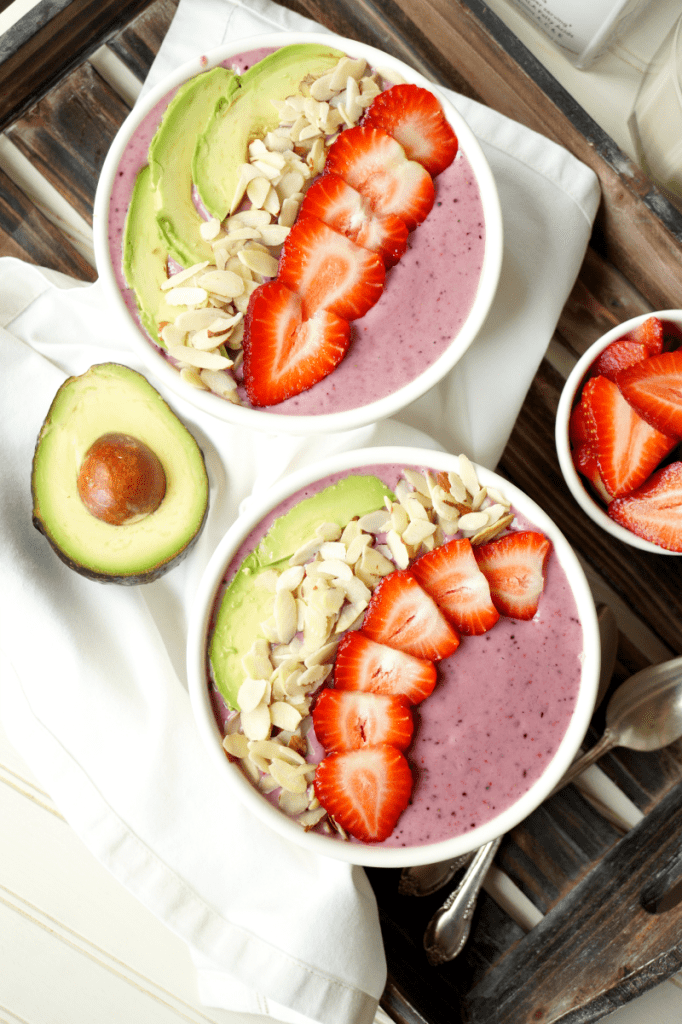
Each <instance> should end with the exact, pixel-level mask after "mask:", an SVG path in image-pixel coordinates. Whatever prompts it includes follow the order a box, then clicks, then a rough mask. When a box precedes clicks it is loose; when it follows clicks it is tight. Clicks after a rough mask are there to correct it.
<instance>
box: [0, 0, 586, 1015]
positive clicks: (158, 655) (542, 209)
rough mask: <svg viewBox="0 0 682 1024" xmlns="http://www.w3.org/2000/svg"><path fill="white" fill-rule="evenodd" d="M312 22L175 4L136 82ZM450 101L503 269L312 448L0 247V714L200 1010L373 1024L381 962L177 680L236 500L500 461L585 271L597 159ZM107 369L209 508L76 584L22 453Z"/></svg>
mask: <svg viewBox="0 0 682 1024" xmlns="http://www.w3.org/2000/svg"><path fill="white" fill-rule="evenodd" d="M316 28H318V26H316V25H314V23H312V22H310V21H307V20H306V19H303V18H300V17H298V16H297V15H295V14H293V13H291V12H290V11H287V10H285V9H282V8H279V7H277V6H276V5H275V4H273V3H271V2H270V0H243V2H238V0H181V3H180V5H179V8H178V11H177V14H176V17H175V19H174V21H173V24H172V26H171V28H170V31H169V33H168V36H167V38H166V40H165V41H164V43H163V45H162V47H161V51H160V53H159V56H158V57H157V59H156V61H155V63H154V65H153V68H152V71H151V74H150V82H156V81H158V80H159V78H160V77H162V75H164V74H165V73H166V72H168V71H170V70H171V69H172V68H174V67H176V66H177V65H178V64H180V63H182V62H184V61H185V60H186V59H187V58H188V57H190V56H192V55H194V54H196V53H199V52H202V51H204V50H207V49H210V48H213V47H215V46H217V45H219V44H220V43H223V42H226V41H228V40H229V41H230V42H234V41H235V40H237V39H239V38H242V37H246V36H250V35H253V34H256V33H259V32H264V31H267V32H272V31H274V30H277V29H282V30H300V29H304V30H309V29H316ZM451 99H452V100H453V102H454V103H455V104H456V105H457V106H458V107H459V109H460V110H461V111H462V113H463V114H464V116H465V117H466V118H467V120H468V121H469V123H470V125H471V127H472V128H473V130H474V131H475V133H476V134H477V135H478V137H479V139H480V140H481V142H482V144H483V146H484V149H485V152H486V155H487V157H488V160H489V161H490V164H491V167H492V170H493V173H494V175H495V178H496V180H497V183H498V187H499V191H500V198H501V203H502V210H503V216H504V229H505V254H504V264H503V270H502V278H501V282H500V287H499V292H498V295H497V297H496V300H495V304H494V307H493V310H492V311H491V314H490V316H489V318H488V320H487V322H486V324H485V326H484V329H483V331H482V332H481V335H480V337H479V338H478V339H477V340H476V342H475V343H474V345H473V346H472V347H471V349H470V351H469V352H468V353H467V354H466V356H465V357H464V358H463V359H462V360H461V362H460V363H459V364H458V366H457V367H456V368H455V369H454V370H453V371H452V372H451V373H450V374H449V376H448V377H447V378H446V379H445V380H444V381H443V382H442V383H441V384H440V385H439V386H438V387H437V388H435V389H434V390H433V391H432V392H431V393H429V394H428V395H427V396H425V397H424V398H422V399H420V400H419V401H417V402H416V403H414V405H412V406H411V407H410V408H409V409H407V410H405V412H404V413H402V414H401V415H400V416H399V417H396V418H395V419H393V420H390V421H387V422H384V423H380V424H375V425H371V426H368V427H365V428H362V429H360V430H356V431H351V432H348V433H345V434H337V435H327V436H323V437H319V438H290V437H281V436H271V435H265V434H260V433H257V432H251V431H248V430H245V429H243V428H240V429H237V428H234V427H231V426H229V425H228V424H224V423H219V422H213V421H211V420H209V418H207V417H205V416H204V415H203V414H201V413H200V412H198V411H197V410H196V409H195V408H194V406H190V405H189V404H188V403H186V402H184V401H183V400H181V399H179V398H177V397H176V396H175V395H170V394H165V393H164V389H163V387H161V386H160V385H159V384H158V382H157V381H156V380H155V379H154V378H153V376H150V375H149V374H148V373H147V371H146V370H145V367H144V366H143V365H140V363H139V362H138V360H137V357H136V356H134V355H133V354H132V353H131V352H130V350H129V349H128V347H127V346H126V340H125V339H126V330H127V328H126V325H125V324H124V323H122V322H120V321H119V320H118V319H117V318H116V315H115V314H114V313H113V312H111V311H109V310H106V309H105V303H104V298H103V295H102V293H101V291H100V287H99V285H98V284H94V285H83V284H81V283H78V282H75V281H73V280H71V279H69V278H66V277H64V276H63V275H60V274H57V273H54V272H51V271H46V270H43V269H39V268H36V267H33V266H30V265H27V264H24V263H22V262H21V261H18V260H15V259H11V258H4V259H0V343H1V344H2V349H3V371H4V372H3V374H2V375H1V377H0V395H1V398H0V403H1V404H0V417H1V422H2V436H3V440H4V458H3V459H2V460H0V480H1V483H0V516H1V518H0V528H1V529H2V545H1V547H0V573H1V576H0V578H1V579H2V587H1V588H0V591H1V595H0V631H1V632H0V656H1V659H2V663H1V665H0V669H1V672H0V713H2V716H3V723H4V726H5V728H6V730H7V733H8V735H9V736H10V739H11V740H12V742H13V743H14V744H15V746H16V747H17V749H18V751H19V752H20V753H21V754H22V756H23V757H24V759H25V760H26V762H27V763H28V764H29V766H30V767H31V768H32V770H33V771H34V772H35V774H36V775H37V776H38V778H39V779H40V780H41V781H42V783H43V784H44V786H45V788H46V789H47V790H48V791H49V792H50V794H51V795H52V797H53V799H54V800H55V802H56V804H57V805H58V807H59V808H60V810H61V812H62V813H63V814H64V816H65V817H66V819H67V820H68V821H69V822H70V824H71V825H72V827H73V828H74V829H75V830H76V832H77V833H78V835H79V836H80V837H81V838H82V840H83V841H84V842H85V844H86V845H87V846H88V847H89V849H90V850H91V851H92V852H93V853H94V855H95V856H96V857H97V858H98V859H99V860H100V861H101V862H102V863H103V864H104V865H105V866H106V867H107V868H108V869H109V870H110V871H111V872H112V873H113V874H114V875H115V876H116V877H117V878H118V879H119V880H120V881H121V882H122V884H123V885H125V886H126V887H127V888H128V889H129V890H130V891H131V892H133V893H134V894H135V895H136V896H137V897H138V898H139V899H140V900H141V901H142V902H143V903H144V904H145V905H146V906H148V907H149V908H150V909H151V910H152V911H153V912H154V913H155V914H156V915H157V916H158V917H159V918H160V919H161V920H163V921H164V922H165V923H166V924H167V925H168V926H169V927H170V928H171V929H173V930H174V931H175V932H176V933H177V934H178V935H180V936H181V937H182V938H183V939H184V940H185V941H186V942H187V943H188V944H189V946H190V949H191V951H192V955H193V957H194V960H195V963H196V966H197V977H198V984H199V991H200V996H201V998H202V1000H203V1001H204V1003H205V1004H207V1005H211V1006H216V1007H221V1008H223V1009H225V1010H226V1011H239V1012H242V1013H243V1012H247V1013H254V1014H263V1015H268V1016H270V1017H273V1018H275V1019H277V1020H282V1021H297V1022H298V1021H316V1022H320V1024H342V1022H343V1024H367V1022H370V1021H372V1020H373V1018H374V1016H375V1012H376V1010H377V1004H378V999H379V997H380V995H381V992H382V989H383V986H384V983H385V977H386V965H385V958H384V954H383V948H382V942H381V933H380V929H379V924H378V915H377V911H376V904H375V900H374V896H373V893H372V890H371V887H370V886H369V883H368V881H367V878H366V876H365V873H364V871H362V870H361V869H357V868H352V867H350V866H348V865H346V864H344V863H342V862H340V861H339V862H337V861H335V860H332V859H325V858H319V857H313V856H311V855H309V854H308V853H306V852H304V851H303V850H301V849H299V848H298V847H295V846H292V845H291V844H289V843H288V842H286V841H285V840H283V839H281V838H280V837H279V836H277V835H275V834H274V833H272V832H270V831H269V830H268V829H267V828H266V827H265V826H264V825H262V824H261V823H260V822H259V821H258V820H256V819H254V818H253V817H252V816H251V815H250V814H249V813H248V812H247V811H245V810H244V809H243V807H242V806H241V805H240V804H239V803H238V802H236V801H235V799H234V798H233V795H232V793H231V792H228V791H227V790H226V789H225V787H224V784H223V782H222V780H219V779H217V778H216V777H215V774H214V770H213V768H212V766H211V763H210V760H209V759H208V757H207V754H206V752H205V751H204V749H203V747H202V745H201V742H200V739H199V736H198V733H197V731H196V729H195V727H194V724H193V719H192V714H191V710H190V705H189V698H188V694H187V688H186V677H185V654H184V639H185V635H186V625H187V616H188V610H189V608H190V607H191V602H192V597H193V594H194V593H195V590H196V586H197V583H198V580H199V578H200V575H201V572H202V570H203V569H204V567H205V565H206V563H207V561H208V558H209V556H210V554H211V551H212V550H213V548H214V547H215V544H216V543H217V541H218V540H219V538H220V537H221V536H222V535H223V533H224V531H225V530H226V529H227V527H228V526H229V525H230V524H231V523H232V522H233V520H234V518H235V517H236V515H237V514H238V512H239V509H240V505H242V503H243V502H245V501H248V497H249V495H250V494H252V493H253V492H254V491H255V492H260V491H262V490H263V489H265V488H267V487H268V486H269V485H270V484H272V483H273V482H274V481H275V480H276V479H278V478H279V477H281V476H282V475H284V474H286V473H287V472H289V471H291V470H292V469H294V468H297V467H299V466H301V465H303V464H308V463H310V462H311V461H313V460H316V459H318V458H320V457H322V456H324V455H327V454H331V453H332V452H336V451H340V450H346V449H349V448H357V447H362V446H365V445H369V444H371V445H374V444H417V445H423V446H425V447H443V448H446V449H449V450H451V451H454V452H460V451H463V452H466V453H467V454H468V455H469V456H470V457H471V458H473V459H474V460H476V461H478V462H480V463H482V464H484V465H487V466H489V467H491V468H492V467H494V466H495V464H496V463H497V461H498V459H499V456H500V454H501V452H502V450H503V448H504V445H505V443H506V441H507V438H508V436H509V433H510V431H511V429H512V427H513V424H514V420H515V418H516V415H517V413H518V410H519V408H520V406H521V404H522V402H523V399H524V396H525V394H526V392H527V389H528V386H529V384H530V381H531V380H532V378H533V376H534V374H535V371H536V369H537V366H538V364H539V362H540V359H541V358H542V355H543V353H544V351H545V349H546V346H547V344H548V342H549V339H550V338H551V335H552V333H553V330H554V327H555V325H556V322H557V319H558V317H559V314H560V312H561V309H562V307H563V305H564V303H565V301H566V298H567V296H568V293H569V291H570V289H571V287H572V285H573V282H574V280H575V277H576V275H577V272H578V269H579V267H580V263H581V261H582V258H583V255H584V252H585V248H586V245H587V241H588V239H589V234H590V230H591V225H592V221H593V218H594V215H595V212H596V208H597V204H598V200H599V189H598V185H597V180H596V178H595V176H594V175H593V173H592V172H591V171H590V170H589V169H587V168H586V167H584V166H583V165H582V164H580V163H579V162H578V161H576V160H575V159H574V158H573V157H571V156H570V155H569V154H568V153H567V152H566V151H565V150H563V149H561V148H560V147H558V146H556V145H555V144H553V143H551V142H549V141H548V140H546V139H544V138H542V137H540V136H538V135H536V134H534V133H533V132H530V131H528V130H527V129H525V128H523V127H521V126H520V125H518V124H515V123H513V122H511V121H509V120H507V119H506V118H504V117H501V116H500V115H498V114H496V113H494V112H493V111H490V110H488V109H486V108H484V107H482V106H480V105H479V104H476V103H474V102H472V101H470V100H466V99H463V98H462V97H459V96H456V95H454V94H451ZM109 360H113V361H117V362H123V363H126V364H128V365H130V366H132V367H133V368H134V369H137V370H140V371H141V372H143V373H145V374H146V375H147V376H150V379H151V382H152V383H153V384H155V386H157V387H159V390H161V392H162V393H164V397H166V398H167V400H168V401H169V402H170V404H171V406H172V408H174V409H175V411H176V412H177V413H178V415H179V416H180V417H181V418H182V419H183V420H184V422H185V423H187V424H188V426H189V427H190V429H191V430H192V431H193V433H194V434H195V436H196V437H197V439H198V441H199V443H200V444H201V446H202V448H203V450H204V452H205V455H206V461H207V466H208V471H209V476H210V482H211V505H210V513H209V517H208V520H207V524H206V527H205V529H204V532H203V534H202V535H201V538H200V540H199V543H198V544H197V546H196V547H195V549H194V550H193V552H192V554H191V555H190V556H189V557H188V558H187V559H186V560H185V562H184V563H183V564H182V565H181V566H179V567H178V568H176V569H174V570H173V571H172V572H171V573H169V574H168V575H167V576H165V577H164V578H162V579H161V580H158V581H156V582H155V583H152V584H149V585H146V586H144V587H138V588H125V587H112V586H102V585H100V584H97V583H92V582H90V581H87V580H85V579H82V578H81V577H80V576H78V575H77V574H75V573H73V572H71V571H70V570H69V569H68V568H66V566H64V565H63V564H62V563H61V562H60V561H59V560H58V559H57V558H56V557H55V556H54V554H53V553H52V552H51V551H50V549H49V547H48V545H47V543H46V541H45V540H44V539H43V538H42V537H41V536H40V535H39V534H38V532H37V531H36V530H34V529H33V527H32V524H31V496H30V482H29V481H30V469H31V458H32V453H33V447H34V444H35V439H36V436H37V434H38V431H39V429H40V426H41V423H42V421H43V419H44V417H45V415H46V412H47V410H48V408H49V406H50V403H51V401H52V398H53V397H54V394H55V392H56V390H57V388H58V387H59V385H60V384H61V383H62V381H63V380H64V378H65V376H67V375H70V374H80V373H82V372H84V371H85V370H86V369H87V368H88V367H89V366H91V365H92V364H93V363H98V362H106V361H109ZM225 1019H226V1020H229V1019H230V1014H229V1013H226V1018H225Z"/></svg>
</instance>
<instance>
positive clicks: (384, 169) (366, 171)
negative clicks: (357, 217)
mask: <svg viewBox="0 0 682 1024" xmlns="http://www.w3.org/2000/svg"><path fill="white" fill-rule="evenodd" d="M324 170H325V174H338V175H340V176H341V177H342V178H343V179H344V181H346V182H347V183H348V184H349V185H351V186H352V187H353V188H354V189H357V191H358V192H361V193H362V195H363V196H365V198H366V199H367V200H368V202H369V204H370V206H371V208H372V210H373V211H374V213H376V214H381V215H385V214H389V213H392V214H395V215H396V216H397V217H400V219H401V220H404V221H405V223H406V224H407V228H408V231H412V230H413V229H414V228H415V227H416V226H417V224H421V222H422V221H423V220H424V219H425V218H426V216H427V215H428V213H429V211H430V210H431V207H432V206H433V203H434V199H435V190H434V187H433V181H432V179H431V175H430V174H429V172H428V171H426V170H425V169H424V168H423V167H422V165H421V164H419V163H417V161H416V160H408V159H407V157H406V155H405V150H404V149H403V147H402V146H401V145H400V143H399V142H396V141H395V139H392V138H391V136H390V135H388V134H387V133H386V132H382V131H380V129H378V128H364V127H362V126H360V127H357V128H346V130H345V131H344V132H341V134H340V135H339V137H338V138H337V139H336V140H335V141H334V142H333V143H332V144H331V146H330V147H329V152H328V153H327V159H326V162H325V165H324Z"/></svg>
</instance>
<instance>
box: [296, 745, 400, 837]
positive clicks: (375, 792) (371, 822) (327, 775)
mask: <svg viewBox="0 0 682 1024" xmlns="http://www.w3.org/2000/svg"><path fill="white" fill-rule="evenodd" d="M315 795H316V797H317V799H318V800H319V801H320V803H321V804H322V806H323V807H324V809H325V810H326V811H327V813H328V814H330V815H331V816H332V818H334V820H335V821H338V823H339V825H341V826H342V827H343V828H344V829H345V830H346V832H349V833H350V834H351V835H352V836H353V837H354V838H355V839H360V840H361V841H362V842H365V843H380V842H383V840H384V839H388V837H389V836H390V834H391V832H392V831H393V829H394V828H395V826H396V824H397V822H398V818H399V817H400V815H401V814H402V812H403V811H404V810H405V808H406V807H407V805H408V803H409V800H410V796H411V795H412V773H411V772H410V766H409V765H408V763H407V760H406V758H405V755H404V754H402V753H401V752H400V751H399V750H398V749H397V747H392V746H390V745H389V744H383V745H382V746H378V747H363V748H362V749H361V750H347V751H342V752H340V753H337V754H330V755H329V756H328V757H325V758H324V760H322V761H320V763H319V764H318V766H317V769H316V771H315Z"/></svg>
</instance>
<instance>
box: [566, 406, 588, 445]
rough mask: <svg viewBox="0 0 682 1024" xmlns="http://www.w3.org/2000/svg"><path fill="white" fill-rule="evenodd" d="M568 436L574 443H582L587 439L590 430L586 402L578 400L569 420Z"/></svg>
mask: <svg viewBox="0 0 682 1024" xmlns="http://www.w3.org/2000/svg"><path fill="white" fill-rule="evenodd" d="M568 437H569V440H570V442H571V444H572V445H580V444H583V443H584V442H585V441H587V439H588V437H589V432H588V428H587V420H586V414H585V403H584V402H583V401H582V399H581V401H580V402H578V404H577V405H576V406H574V408H573V412H572V413H571V416H570V419H569V421H568Z"/></svg>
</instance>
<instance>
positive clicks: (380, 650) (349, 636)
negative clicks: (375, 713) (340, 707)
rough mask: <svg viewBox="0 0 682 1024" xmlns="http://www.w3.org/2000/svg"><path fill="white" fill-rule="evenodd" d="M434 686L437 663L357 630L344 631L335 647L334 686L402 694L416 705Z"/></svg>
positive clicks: (341, 688) (398, 695) (336, 687)
mask: <svg viewBox="0 0 682 1024" xmlns="http://www.w3.org/2000/svg"><path fill="white" fill-rule="evenodd" d="M435 685H436V666H435V665H434V663H433V662H432V661H429V660H428V659H426V658H415V657H414V656H413V655H412V654H406V653H405V651H398V650H396V649H395V648H394V647H387V646H386V644H379V643H377V642H376V641H375V640H370V639H369V637H367V636H365V635H364V634H363V633H361V632H359V631H358V630H354V631H353V632H351V633H346V635H345V636H344V638H343V640H342V641H341V643H340V644H339V646H338V648H337V650H336V660H335V662H334V687H335V689H337V690H362V691H365V692H371V693H386V694H392V695H393V696H396V697H404V698H405V699H406V700H407V701H408V702H409V703H410V704H418V703H419V702H420V701H422V700H424V698H425V697H428V696H429V695H430V694H431V693H432V692H433V688H434V686H435Z"/></svg>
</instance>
